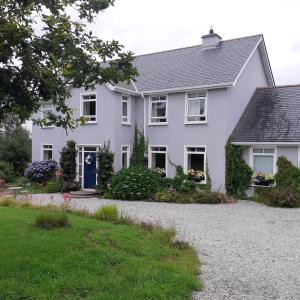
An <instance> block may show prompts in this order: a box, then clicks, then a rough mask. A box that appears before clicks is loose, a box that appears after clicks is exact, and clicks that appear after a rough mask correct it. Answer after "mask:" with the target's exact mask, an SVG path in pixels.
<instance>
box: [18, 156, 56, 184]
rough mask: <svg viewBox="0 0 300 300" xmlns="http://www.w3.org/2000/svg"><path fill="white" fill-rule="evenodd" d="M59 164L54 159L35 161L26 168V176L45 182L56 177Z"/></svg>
mask: <svg viewBox="0 0 300 300" xmlns="http://www.w3.org/2000/svg"><path fill="white" fill-rule="evenodd" d="M57 168H58V165H57V162H56V161H54V160H47V161H35V162H33V163H32V164H30V165H29V166H28V168H27V169H26V170H25V173H24V176H25V177H27V178H28V179H29V180H30V181H32V182H37V183H43V184H45V183H46V182H47V181H49V180H50V179H52V178H53V177H54V174H55V171H56V170H57Z"/></svg>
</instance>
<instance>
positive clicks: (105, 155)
mask: <svg viewBox="0 0 300 300" xmlns="http://www.w3.org/2000/svg"><path fill="white" fill-rule="evenodd" d="M109 148H110V143H109V142H108V145H107V146H106V145H105V143H104V146H103V147H101V148H100V150H99V152H98V153H97V159H98V169H97V175H98V176H97V183H98V189H99V191H100V192H101V194H104V193H105V192H107V191H108V184H109V183H110V181H111V178H112V176H113V174H114V169H113V163H114V154H113V153H112V152H111V151H110V150H109Z"/></svg>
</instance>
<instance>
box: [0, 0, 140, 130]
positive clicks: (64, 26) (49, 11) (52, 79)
mask: <svg viewBox="0 0 300 300" xmlns="http://www.w3.org/2000/svg"><path fill="white" fill-rule="evenodd" d="M113 3H114V0H88V1H85V0H57V1H50V0H46V1H42V0H28V1H18V0H2V1H0V82H1V86H0V123H1V120H2V119H3V118H5V116H6V115H7V114H12V115H14V116H16V117H17V118H18V119H20V120H21V121H24V120H26V119H28V118H29V117H30V116H31V114H32V113H35V112H38V110H39V109H40V106H41V104H42V103H43V102H53V104H54V106H55V107H56V112H57V113H49V114H48V115H47V116H46V118H45V119H43V120H40V119H35V120H34V121H35V122H36V123H37V124H39V125H56V126H60V127H63V128H65V129H67V128H74V127H76V126H77V124H78V122H82V120H81V119H79V120H74V118H73V111H72V109H71V108H69V107H68V106H67V104H66V102H65V100H66V99H67V98H69V97H70V87H73V88H79V87H85V88H86V89H93V88H94V87H95V85H96V84H103V83H107V82H112V83H117V82H119V81H129V80H131V79H134V77H135V76H136V75H137V70H136V68H134V67H133V65H132V60H133V56H132V53H131V52H128V53H124V52H122V48H123V46H122V45H120V44H119V42H117V41H111V42H106V41H103V40H101V39H99V38H97V37H95V36H94V35H93V33H92V32H91V31H90V32H88V31H87V30H86V22H88V23H91V22H93V20H94V18H95V17H96V16H97V14H98V13H99V12H101V11H103V10H105V9H107V8H108V7H109V6H111V5H113ZM71 11H72V12H74V11H75V13H77V16H78V17H79V20H77V21H75V20H73V19H72V18H71V14H70V12H71ZM36 19H38V20H39V22H40V24H41V25H42V30H41V31H40V32H37V31H36V30H35V23H36ZM113 58H116V59H114V60H113ZM102 62H104V64H103V63H102Z"/></svg>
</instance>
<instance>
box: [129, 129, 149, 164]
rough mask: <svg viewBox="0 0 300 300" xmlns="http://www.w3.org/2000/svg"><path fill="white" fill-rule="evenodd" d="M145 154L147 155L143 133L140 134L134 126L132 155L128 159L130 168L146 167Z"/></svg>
mask: <svg viewBox="0 0 300 300" xmlns="http://www.w3.org/2000/svg"><path fill="white" fill-rule="evenodd" d="M146 153H147V143H146V141H145V136H144V133H143V132H140V131H139V130H138V128H137V125H135V132H134V141H133V147H132V154H131V157H130V167H134V166H144V167H146V166H147V165H148V161H147V158H146Z"/></svg>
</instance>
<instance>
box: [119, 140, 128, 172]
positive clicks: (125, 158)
mask: <svg viewBox="0 0 300 300" xmlns="http://www.w3.org/2000/svg"><path fill="white" fill-rule="evenodd" d="M121 156H122V169H128V168H129V159H130V146H128V145H126V146H122V151H121Z"/></svg>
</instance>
